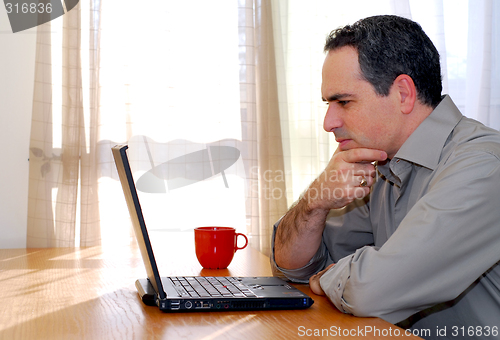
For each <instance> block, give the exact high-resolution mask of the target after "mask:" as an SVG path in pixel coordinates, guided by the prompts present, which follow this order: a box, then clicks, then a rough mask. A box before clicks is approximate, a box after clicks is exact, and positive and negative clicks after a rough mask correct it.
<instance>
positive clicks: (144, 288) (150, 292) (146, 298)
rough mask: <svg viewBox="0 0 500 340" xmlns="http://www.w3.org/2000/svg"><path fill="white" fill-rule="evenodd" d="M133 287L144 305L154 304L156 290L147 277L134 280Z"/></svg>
mask: <svg viewBox="0 0 500 340" xmlns="http://www.w3.org/2000/svg"><path fill="white" fill-rule="evenodd" d="M135 288H136V289H137V292H138V293H139V296H140V297H141V300H142V302H143V303H144V304H145V305H147V306H156V292H155V290H154V288H153V286H152V285H151V283H150V282H149V280H148V279H139V280H137V281H135Z"/></svg>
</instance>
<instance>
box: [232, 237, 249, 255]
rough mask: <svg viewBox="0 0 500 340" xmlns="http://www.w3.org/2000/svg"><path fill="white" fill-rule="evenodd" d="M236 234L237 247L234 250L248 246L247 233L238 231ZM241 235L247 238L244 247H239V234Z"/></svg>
mask: <svg viewBox="0 0 500 340" xmlns="http://www.w3.org/2000/svg"><path fill="white" fill-rule="evenodd" d="M235 235H236V248H235V249H234V251H236V250H241V249H244V248H246V246H247V245H248V238H247V237H246V235H245V234H241V233H236V234H235ZM240 235H241V236H243V237H244V238H245V245H244V246H243V247H241V248H240V247H238V236H240Z"/></svg>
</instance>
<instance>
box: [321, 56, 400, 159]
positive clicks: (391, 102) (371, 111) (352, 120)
mask: <svg viewBox="0 0 500 340" xmlns="http://www.w3.org/2000/svg"><path fill="white" fill-rule="evenodd" d="M393 87H394V86H393ZM321 92H322V96H323V100H324V101H326V102H327V103H328V110H327V112H326V116H325V120H324V124H323V127H324V129H325V130H326V131H327V132H333V133H334V134H335V140H336V141H337V142H338V143H339V148H340V150H342V151H345V150H349V149H354V148H369V149H378V150H383V151H386V152H387V154H388V156H389V158H392V157H393V156H394V155H395V154H396V152H397V150H398V149H399V147H400V146H401V145H402V141H401V130H402V129H401V125H400V124H402V123H403V122H402V121H401V118H402V114H401V113H400V111H399V110H398V100H399V96H398V94H397V91H395V89H394V88H391V91H390V93H389V95H388V96H386V97H383V96H380V95H378V94H377V93H376V92H375V89H374V88H373V86H372V85H371V84H370V83H369V82H368V81H366V80H364V79H363V77H362V75H361V69H360V67H359V63H358V52H357V51H356V49H354V48H352V47H342V48H340V49H337V50H334V51H330V52H329V53H328V55H327V56H326V58H325V62H324V64H323V84H322V87H321Z"/></svg>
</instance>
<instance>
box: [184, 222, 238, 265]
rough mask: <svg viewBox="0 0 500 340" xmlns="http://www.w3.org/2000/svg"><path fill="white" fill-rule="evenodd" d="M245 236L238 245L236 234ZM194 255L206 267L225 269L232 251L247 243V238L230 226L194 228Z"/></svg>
mask: <svg viewBox="0 0 500 340" xmlns="http://www.w3.org/2000/svg"><path fill="white" fill-rule="evenodd" d="M240 235H241V236H243V237H244V238H245V245H244V246H243V247H238V236H240ZM194 245H195V250H196V257H197V258H198V261H199V262H200V264H201V266H202V267H203V268H206V269H225V268H227V266H229V264H230V263H231V261H232V260H233V256H234V253H236V251H237V250H240V249H243V248H245V247H246V246H247V245H248V238H247V237H246V236H245V235H243V234H240V233H237V232H236V230H235V229H234V228H231V227H199V228H195V229H194Z"/></svg>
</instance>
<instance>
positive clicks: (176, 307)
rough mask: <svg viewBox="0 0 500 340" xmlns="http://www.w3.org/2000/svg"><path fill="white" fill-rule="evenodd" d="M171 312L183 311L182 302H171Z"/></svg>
mask: <svg viewBox="0 0 500 340" xmlns="http://www.w3.org/2000/svg"><path fill="white" fill-rule="evenodd" d="M170 309H171V310H179V309H181V302H180V301H179V300H173V301H171V302H170Z"/></svg>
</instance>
